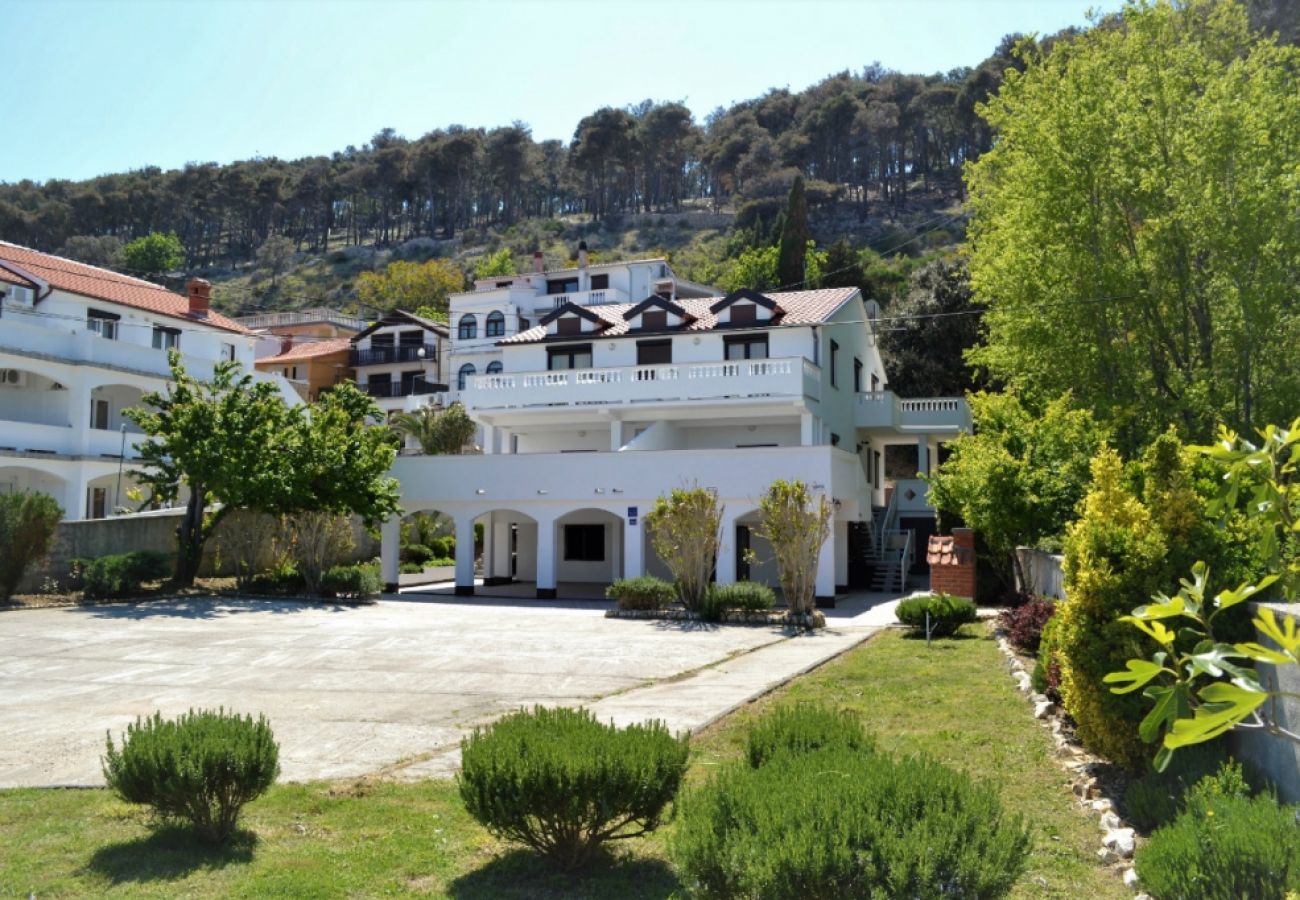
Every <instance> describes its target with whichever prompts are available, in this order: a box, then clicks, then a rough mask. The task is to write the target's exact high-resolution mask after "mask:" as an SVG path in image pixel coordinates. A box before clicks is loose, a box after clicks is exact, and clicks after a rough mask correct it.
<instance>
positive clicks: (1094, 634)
mask: <svg viewBox="0 0 1300 900" xmlns="http://www.w3.org/2000/svg"><path fill="white" fill-rule="evenodd" d="M1092 474H1093V486H1092V489H1091V490H1090V491H1089V492H1088V496H1087V497H1086V498H1085V500H1084V503H1083V515H1082V517H1081V518H1080V519H1079V520H1078V521H1077V522H1073V523H1071V525H1070V526H1069V527H1068V528H1067V529H1066V537H1065V594H1066V597H1068V598H1069V599H1068V600H1067V601H1066V602H1065V603H1062V604H1061V606H1060V609H1059V610H1058V612H1057V614H1056V616H1055V617H1054V619H1053V621H1055V620H1056V619H1059V620H1060V625H1059V632H1058V635H1059V645H1058V648H1057V651H1056V656H1057V659H1058V660H1059V662H1060V666H1061V698H1062V701H1063V703H1064V705H1065V708H1066V710H1067V711H1068V712H1069V713H1070V715H1071V716H1073V717H1074V720H1075V722H1076V723H1077V725H1078V735H1079V738H1080V740H1082V741H1083V744H1084V746H1085V747H1087V748H1088V749H1089V750H1091V751H1092V752H1093V753H1096V754H1098V755H1100V756H1104V757H1106V758H1108V759H1110V760H1112V761H1114V762H1116V763H1119V764H1120V765H1122V766H1124V767H1125V768H1128V769H1130V770H1132V771H1141V770H1143V769H1145V767H1146V762H1147V760H1148V758H1149V757H1150V756H1152V755H1153V754H1154V752H1155V751H1154V750H1153V749H1152V748H1151V747H1150V746H1149V745H1147V744H1145V743H1143V741H1142V739H1141V738H1140V737H1139V736H1138V723H1139V722H1141V721H1142V719H1143V717H1144V716H1145V715H1146V713H1147V711H1148V707H1149V706H1150V703H1149V702H1148V701H1147V700H1146V699H1145V698H1144V697H1142V696H1141V694H1140V693H1137V692H1135V693H1131V694H1123V695H1120V694H1115V693H1112V692H1111V690H1110V687H1109V685H1106V684H1104V683H1103V682H1102V678H1103V677H1104V676H1105V675H1106V674H1108V673H1110V672H1116V671H1120V670H1123V669H1124V668H1125V663H1126V661H1127V660H1130V659H1134V658H1138V657H1143V658H1144V657H1145V656H1146V649H1147V648H1146V647H1145V646H1143V643H1142V640H1141V639H1142V633H1141V632H1140V631H1138V630H1137V629H1136V628H1134V627H1133V626H1132V625H1130V624H1129V623H1127V622H1121V621H1119V619H1120V617H1121V616H1127V615H1128V614H1129V613H1130V612H1132V610H1133V609H1134V608H1135V607H1138V606H1143V605H1145V604H1146V603H1148V602H1149V601H1150V599H1151V597H1152V595H1154V594H1155V593H1157V592H1158V591H1160V590H1162V589H1163V588H1165V587H1167V586H1168V585H1167V584H1166V577H1167V575H1168V571H1167V566H1166V561H1165V557H1166V555H1167V551H1168V546H1167V544H1166V542H1165V539H1164V537H1163V534H1162V532H1161V530H1160V529H1159V528H1158V527H1157V526H1156V524H1155V523H1154V522H1153V521H1152V517H1151V514H1150V513H1149V512H1148V510H1147V508H1146V506H1144V505H1143V504H1142V502H1141V501H1139V500H1138V499H1137V498H1135V497H1133V496H1131V495H1130V494H1129V493H1128V492H1126V491H1125V490H1124V488H1123V485H1122V483H1121V476H1122V466H1121V464H1120V459H1119V455H1118V454H1117V453H1116V452H1115V451H1114V450H1111V449H1109V448H1107V449H1105V450H1103V451H1102V452H1101V453H1099V454H1098V455H1097V458H1096V459H1094V460H1093V466H1092Z"/></svg>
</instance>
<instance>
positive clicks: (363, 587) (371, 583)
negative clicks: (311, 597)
mask: <svg viewBox="0 0 1300 900" xmlns="http://www.w3.org/2000/svg"><path fill="white" fill-rule="evenodd" d="M383 589H384V581H383V578H381V577H380V575H379V569H377V568H376V567H375V566H373V565H368V564H364V563H362V564H358V565H353V566H334V567H333V568H331V569H327V570H326V572H325V574H324V575H322V576H321V582H320V593H321V596H323V597H336V598H338V599H340V600H368V599H369V598H371V597H376V596H378V595H379V593H380V592H381V591H382V590H383Z"/></svg>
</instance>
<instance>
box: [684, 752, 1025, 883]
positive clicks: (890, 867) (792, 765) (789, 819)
mask: <svg viewBox="0 0 1300 900" xmlns="http://www.w3.org/2000/svg"><path fill="white" fill-rule="evenodd" d="M1029 844H1030V839H1029V832H1028V830H1027V828H1026V827H1025V824H1024V822H1023V821H1022V820H1021V819H1020V818H1019V817H1016V816H1010V815H1008V814H1006V813H1005V812H1004V810H1003V809H1002V805H1001V802H1000V800H999V799H998V797H997V794H996V793H995V792H994V791H993V789H992V788H990V787H989V786H988V785H985V784H981V783H976V782H973V781H971V779H970V778H969V777H968V776H966V775H965V774H963V773H959V772H956V771H954V770H952V769H949V768H947V767H946V766H943V765H940V764H939V763H937V762H934V761H932V760H929V759H926V758H924V757H912V758H904V759H893V758H890V757H888V756H885V755H882V754H873V753H860V752H855V751H851V750H847V749H845V748H843V747H830V748H825V749H821V750H816V751H813V752H811V753H806V754H796V753H784V754H780V755H778V756H776V757H774V758H773V759H772V760H771V762H769V763H768V764H766V765H763V766H760V767H758V768H753V767H751V766H748V765H744V764H743V763H742V764H734V765H731V766H728V767H726V768H724V769H722V770H721V771H719V772H718V773H717V774H715V775H714V776H713V777H712V778H711V779H710V780H709V781H708V782H707V783H706V784H704V785H702V786H700V787H698V788H696V789H694V790H691V791H688V792H687V793H686V794H685V796H684V797H683V799H682V800H681V801H680V803H679V806H678V821H677V825H676V827H675V828H674V830H673V834H672V836H671V838H670V848H669V849H670V854H671V856H672V859H673V862H674V864H675V865H676V867H677V869H678V871H679V873H680V875H681V877H682V880H683V882H684V883H685V885H686V887H687V889H688V891H690V892H691V893H692V894H694V895H697V896H702V897H727V898H732V897H763V898H765V900H787V898H788V900H803V898H807V897H999V896H1002V895H1004V894H1005V893H1007V891H1008V890H1010V888H1011V886H1012V885H1013V884H1014V883H1015V881H1016V879H1017V878H1018V877H1019V874H1020V872H1021V871H1022V870H1023V868H1024V865H1025V857H1026V854H1027V853H1028V851H1029Z"/></svg>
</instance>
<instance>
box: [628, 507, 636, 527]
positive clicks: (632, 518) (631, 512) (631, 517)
mask: <svg viewBox="0 0 1300 900" xmlns="http://www.w3.org/2000/svg"><path fill="white" fill-rule="evenodd" d="M627 523H628V524H629V525H635V524H636V507H635V506H629V507H628V508H627Z"/></svg>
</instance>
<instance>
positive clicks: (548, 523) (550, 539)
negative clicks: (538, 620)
mask: <svg viewBox="0 0 1300 900" xmlns="http://www.w3.org/2000/svg"><path fill="white" fill-rule="evenodd" d="M537 599H538V600H554V599H555V520H554V519H544V518H540V517H539V518H538V520H537Z"/></svg>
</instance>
